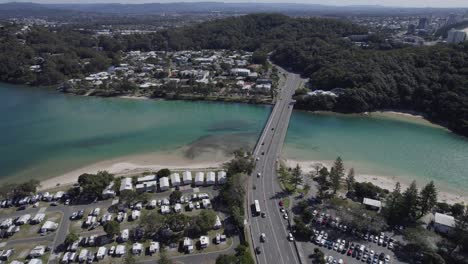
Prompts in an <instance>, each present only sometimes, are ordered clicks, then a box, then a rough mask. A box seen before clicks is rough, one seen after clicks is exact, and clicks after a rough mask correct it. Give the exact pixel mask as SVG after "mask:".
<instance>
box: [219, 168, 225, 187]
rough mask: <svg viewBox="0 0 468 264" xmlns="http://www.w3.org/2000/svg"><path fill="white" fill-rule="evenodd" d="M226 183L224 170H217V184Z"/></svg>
mask: <svg viewBox="0 0 468 264" xmlns="http://www.w3.org/2000/svg"><path fill="white" fill-rule="evenodd" d="M224 183H226V172H225V171H218V184H224Z"/></svg>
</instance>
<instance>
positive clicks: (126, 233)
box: [120, 229, 130, 242]
mask: <svg viewBox="0 0 468 264" xmlns="http://www.w3.org/2000/svg"><path fill="white" fill-rule="evenodd" d="M129 234H130V233H129V231H128V229H124V230H122V233H120V240H121V241H122V242H127V241H128V237H129Z"/></svg>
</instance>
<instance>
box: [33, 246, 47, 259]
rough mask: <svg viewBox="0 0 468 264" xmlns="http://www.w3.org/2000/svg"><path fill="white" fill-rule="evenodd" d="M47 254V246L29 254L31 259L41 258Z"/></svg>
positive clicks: (35, 249) (34, 249)
mask: <svg viewBox="0 0 468 264" xmlns="http://www.w3.org/2000/svg"><path fill="white" fill-rule="evenodd" d="M44 253H45V246H36V247H35V248H33V249H32V250H31V252H29V257H30V258H40V257H42V256H43V255H44Z"/></svg>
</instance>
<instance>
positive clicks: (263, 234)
mask: <svg viewBox="0 0 468 264" xmlns="http://www.w3.org/2000/svg"><path fill="white" fill-rule="evenodd" d="M260 242H266V235H265V233H262V234H261V235H260Z"/></svg>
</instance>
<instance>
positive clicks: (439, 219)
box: [434, 213, 455, 234]
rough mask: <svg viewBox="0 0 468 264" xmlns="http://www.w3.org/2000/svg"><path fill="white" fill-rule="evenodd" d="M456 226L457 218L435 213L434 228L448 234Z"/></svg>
mask: <svg viewBox="0 0 468 264" xmlns="http://www.w3.org/2000/svg"><path fill="white" fill-rule="evenodd" d="M454 227H455V218H454V217H453V216H451V215H446V214H440V213H435V214H434V230H435V231H437V232H440V233H444V234H447V233H448V232H450V230H452V229H453V228H454Z"/></svg>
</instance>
